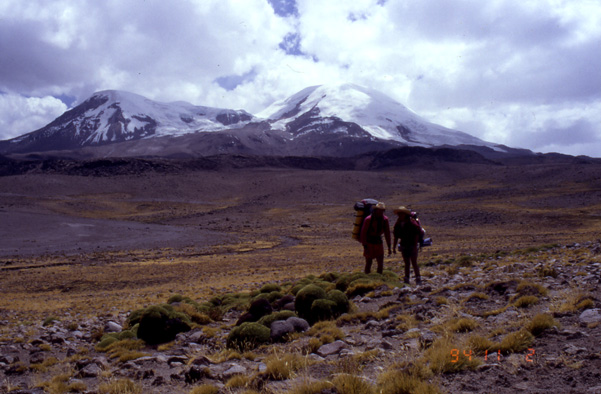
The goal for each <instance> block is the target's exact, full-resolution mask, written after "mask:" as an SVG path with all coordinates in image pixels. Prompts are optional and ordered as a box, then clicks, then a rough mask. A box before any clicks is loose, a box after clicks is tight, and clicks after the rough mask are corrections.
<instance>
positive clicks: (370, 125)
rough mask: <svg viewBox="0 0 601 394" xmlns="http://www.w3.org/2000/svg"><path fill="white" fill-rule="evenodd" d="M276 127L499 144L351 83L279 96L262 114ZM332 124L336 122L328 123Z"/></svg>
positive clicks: (423, 141)
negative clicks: (439, 122)
mask: <svg viewBox="0 0 601 394" xmlns="http://www.w3.org/2000/svg"><path fill="white" fill-rule="evenodd" d="M258 116H259V117H263V118H267V119H268V120H269V121H270V122H272V127H273V128H275V129H279V130H286V131H290V132H292V133H293V134H299V133H298V132H295V131H294V130H293V129H292V128H291V127H290V125H291V124H292V125H295V126H297V125H298V124H302V132H305V131H306V130H309V129H311V128H313V129H314V128H315V127H316V126H317V125H318V124H321V125H322V129H323V127H324V126H323V125H324V124H325V123H328V122H330V123H336V128H335V131H336V132H343V129H344V127H343V125H341V123H340V122H337V121H336V120H338V121H340V120H343V121H344V122H345V123H346V124H347V126H348V127H347V129H351V128H352V127H351V125H356V126H358V127H359V128H361V129H362V130H364V131H366V132H367V133H368V134H369V135H370V136H371V137H372V138H375V139H380V140H384V141H390V142H395V143H400V144H403V145H409V146H423V147H433V146H441V145H479V146H487V147H490V148H493V149H498V148H496V145H495V144H491V143H488V142H485V141H482V140H480V139H479V138H476V137H474V136H471V135H469V134H466V133H463V132H460V131H457V130H451V129H448V128H446V127H443V126H440V125H436V124H433V123H430V122H428V121H427V120H425V119H423V118H422V117H420V116H419V115H417V114H416V113H414V112H412V111H411V110H409V109H408V108H407V107H405V106H404V105H403V104H401V103H399V102H397V101H395V100H394V99H392V98H391V97H389V96H387V95H385V94H384V93H382V92H380V91H377V90H375V89H371V88H366V87H363V86H360V85H356V84H353V83H343V84H331V85H318V86H311V87H308V88H306V89H303V90H301V91H300V92H298V93H296V94H294V95H292V96H290V97H289V98H287V99H285V100H281V101H277V102H275V103H273V104H272V105H271V106H269V107H268V108H267V109H265V110H264V111H262V112H261V113H260V114H258ZM330 129H332V127H330Z"/></svg>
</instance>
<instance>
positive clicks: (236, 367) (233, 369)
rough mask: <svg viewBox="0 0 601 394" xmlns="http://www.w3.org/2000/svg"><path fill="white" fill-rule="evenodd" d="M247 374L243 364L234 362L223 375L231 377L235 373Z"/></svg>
mask: <svg viewBox="0 0 601 394" xmlns="http://www.w3.org/2000/svg"><path fill="white" fill-rule="evenodd" d="M244 374H246V368H244V367H243V366H241V365H238V364H233V365H232V366H231V367H230V368H228V369H227V370H226V371H225V372H224V373H223V377H224V378H229V377H232V376H234V375H244Z"/></svg>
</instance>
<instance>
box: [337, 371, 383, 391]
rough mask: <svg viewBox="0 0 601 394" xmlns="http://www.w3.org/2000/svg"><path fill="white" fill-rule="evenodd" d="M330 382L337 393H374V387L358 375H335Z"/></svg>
mask: <svg viewBox="0 0 601 394" xmlns="http://www.w3.org/2000/svg"><path fill="white" fill-rule="evenodd" d="M332 384H333V385H334V387H335V388H336V392H337V393H339V394H376V387H375V386H374V385H373V384H371V383H369V382H367V381H366V380H365V379H363V378H361V377H360V376H356V375H352V374H346V373H344V374H340V375H336V376H335V377H334V379H332Z"/></svg>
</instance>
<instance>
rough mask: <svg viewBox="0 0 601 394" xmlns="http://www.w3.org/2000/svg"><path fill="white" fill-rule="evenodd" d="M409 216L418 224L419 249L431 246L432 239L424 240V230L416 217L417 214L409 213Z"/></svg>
mask: <svg viewBox="0 0 601 394" xmlns="http://www.w3.org/2000/svg"><path fill="white" fill-rule="evenodd" d="M409 216H411V217H412V218H413V220H415V221H416V222H417V224H419V229H420V230H421V231H420V233H419V246H420V247H421V248H423V247H425V246H431V245H432V238H426V229H425V228H424V227H423V226H422V222H421V221H420V220H419V218H418V217H417V212H414V211H411V214H410V215H409Z"/></svg>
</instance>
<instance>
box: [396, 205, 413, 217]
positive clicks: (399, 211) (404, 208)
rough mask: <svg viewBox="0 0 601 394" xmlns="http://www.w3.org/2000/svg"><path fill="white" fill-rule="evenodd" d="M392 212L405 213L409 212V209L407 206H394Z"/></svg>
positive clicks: (408, 213)
mask: <svg viewBox="0 0 601 394" xmlns="http://www.w3.org/2000/svg"><path fill="white" fill-rule="evenodd" d="M392 212H394V214H395V215H398V214H399V213H404V214H405V215H410V214H411V210H410V209H409V208H407V207H403V206H400V207H398V208H395V209H394V210H393V211H392Z"/></svg>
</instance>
